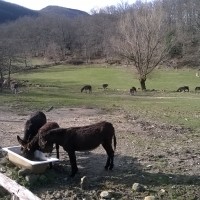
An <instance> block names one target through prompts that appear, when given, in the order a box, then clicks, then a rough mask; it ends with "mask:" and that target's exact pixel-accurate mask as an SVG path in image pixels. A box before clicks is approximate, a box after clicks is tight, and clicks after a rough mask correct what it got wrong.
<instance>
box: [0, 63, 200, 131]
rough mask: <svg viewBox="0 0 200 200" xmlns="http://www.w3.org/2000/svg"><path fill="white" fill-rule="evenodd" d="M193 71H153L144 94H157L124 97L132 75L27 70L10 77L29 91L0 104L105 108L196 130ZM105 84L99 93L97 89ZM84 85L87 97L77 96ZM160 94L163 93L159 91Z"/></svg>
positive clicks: (104, 70) (88, 69)
mask: <svg viewBox="0 0 200 200" xmlns="http://www.w3.org/2000/svg"><path fill="white" fill-rule="evenodd" d="M195 73H196V71H195V70H155V71H154V72H153V73H152V74H151V75H150V76H149V77H148V79H147V81H146V86H147V89H156V90H159V92H142V91H138V92H137V94H136V95H135V96H130V95H129V89H130V87H132V86H135V87H137V88H138V87H140V85H139V81H138V79H137V75H136V74H135V73H134V71H133V70H131V69H127V68H119V67H106V66H105V67H103V66H95V65H93V66H91V65H90V66H81V67H77V66H66V65H60V66H56V67H50V68H43V69H39V70H32V71H28V72H26V73H20V74H13V77H12V78H16V79H18V80H29V83H32V86H29V87H24V88H21V90H23V92H22V93H20V94H18V95H11V93H10V91H7V92H4V93H0V98H1V101H0V105H6V106H10V107H14V108H16V109H19V110H23V109H47V108H48V107H50V106H54V107H63V106H67V107H71V106H76V107H80V106H86V107H99V108H106V109H111V110H112V109H124V110H126V111H127V112H130V113H131V114H134V115H137V116H140V117H146V118H149V119H152V120H160V121H162V122H169V123H173V124H181V125H184V126H187V127H192V128H198V127H199V118H200V111H199V101H200V93H199V94H198V93H197V94H195V93H194V88H195V87H196V86H200V83H199V80H200V79H199V78H197V77H195ZM103 83H108V84H109V88H108V90H106V91H103V90H102V89H100V88H101V85H102V84H103ZM85 84H91V85H92V87H93V93H92V94H85V93H81V92H80V89H81V87H82V86H83V85H85ZM183 85H188V86H189V87H190V89H191V92H189V93H177V92H175V91H176V90H177V88H178V87H180V86H183ZM163 90H164V91H163Z"/></svg>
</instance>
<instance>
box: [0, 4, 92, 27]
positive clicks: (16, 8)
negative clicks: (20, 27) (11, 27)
mask: <svg viewBox="0 0 200 200" xmlns="http://www.w3.org/2000/svg"><path fill="white" fill-rule="evenodd" d="M42 14H49V15H51V14H56V15H64V16H66V17H68V18H76V17H81V16H88V15H89V14H88V13H87V12H85V11H81V10H77V9H71V8H65V7H60V6H51V5H50V6H47V7H45V8H43V9H41V10H38V11H37V10H31V9H29V8H26V7H23V6H20V5H18V4H14V3H10V2H6V1H3V0H0V24H2V23H7V22H11V21H15V20H17V19H19V18H21V17H24V16H31V17H37V16H39V15H42Z"/></svg>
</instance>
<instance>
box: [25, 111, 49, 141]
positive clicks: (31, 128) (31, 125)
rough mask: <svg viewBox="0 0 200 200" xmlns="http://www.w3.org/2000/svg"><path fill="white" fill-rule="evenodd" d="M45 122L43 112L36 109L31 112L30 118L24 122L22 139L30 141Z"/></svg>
mask: <svg viewBox="0 0 200 200" xmlns="http://www.w3.org/2000/svg"><path fill="white" fill-rule="evenodd" d="M46 122H47V119H46V115H45V114H44V113H43V112H41V111H37V112H34V113H33V114H31V116H30V118H29V119H28V120H27V121H26V123H25V127H24V137H23V140H24V141H25V142H30V141H31V140H32V139H33V137H34V136H35V135H36V134H37V132H38V130H39V129H40V128H41V127H42V126H43V125H44V124H45V123H46Z"/></svg>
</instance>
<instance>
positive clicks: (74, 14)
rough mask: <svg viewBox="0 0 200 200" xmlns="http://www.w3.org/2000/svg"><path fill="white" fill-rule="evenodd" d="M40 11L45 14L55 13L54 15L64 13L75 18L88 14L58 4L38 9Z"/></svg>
mask: <svg viewBox="0 0 200 200" xmlns="http://www.w3.org/2000/svg"><path fill="white" fill-rule="evenodd" d="M39 12H40V13H42V14H43V13H45V14H56V15H64V16H66V17H69V18H76V17H80V16H88V15H89V14H88V13H87V12H84V11H81V10H76V9H71V8H64V7H60V6H47V7H45V8H43V9H42V10H40V11H39Z"/></svg>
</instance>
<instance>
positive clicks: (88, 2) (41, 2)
mask: <svg viewBox="0 0 200 200" xmlns="http://www.w3.org/2000/svg"><path fill="white" fill-rule="evenodd" d="M5 1H7V2H10V3H15V4H18V5H20V6H24V7H26V8H29V9H32V10H40V9H42V8H44V7H46V6H49V5H57V6H62V7H66V8H72V9H78V10H82V11H86V12H88V13H89V12H90V11H91V9H93V8H95V9H99V8H104V7H106V6H111V5H118V4H121V3H122V2H128V3H129V4H133V3H134V2H135V0H124V1H123V0H5Z"/></svg>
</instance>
